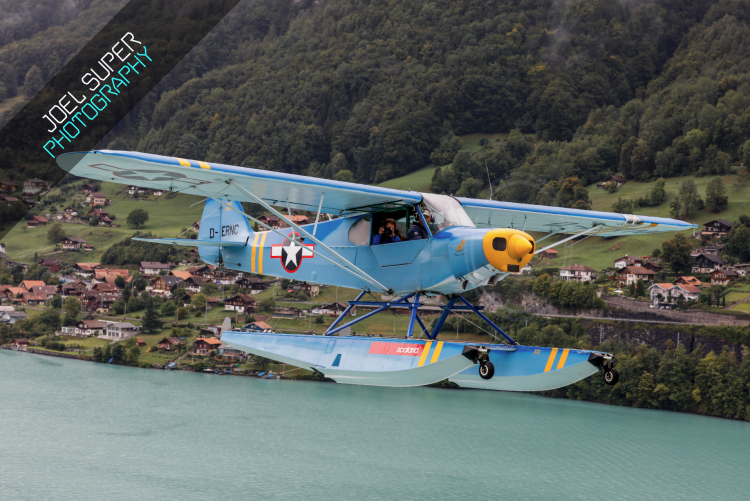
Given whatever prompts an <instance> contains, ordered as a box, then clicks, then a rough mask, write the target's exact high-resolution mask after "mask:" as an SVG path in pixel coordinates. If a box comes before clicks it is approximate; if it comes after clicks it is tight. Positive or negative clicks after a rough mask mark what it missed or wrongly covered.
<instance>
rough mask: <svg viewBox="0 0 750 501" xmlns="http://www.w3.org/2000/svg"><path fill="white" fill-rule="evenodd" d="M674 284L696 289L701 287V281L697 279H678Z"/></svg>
mask: <svg viewBox="0 0 750 501" xmlns="http://www.w3.org/2000/svg"><path fill="white" fill-rule="evenodd" d="M672 283H673V284H675V285H695V286H696V287H700V285H701V281H700V280H698V279H697V278H695V277H677V279H676V280H674V281H673V282H672Z"/></svg>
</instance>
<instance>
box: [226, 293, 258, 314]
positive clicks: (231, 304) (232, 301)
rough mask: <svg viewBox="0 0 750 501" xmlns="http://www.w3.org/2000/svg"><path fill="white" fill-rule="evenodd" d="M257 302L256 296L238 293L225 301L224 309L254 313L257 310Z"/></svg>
mask: <svg viewBox="0 0 750 501" xmlns="http://www.w3.org/2000/svg"><path fill="white" fill-rule="evenodd" d="M255 303H256V300H255V298H254V297H253V296H251V295H250V294H237V295H236V296H234V297H230V298H229V299H227V300H225V301H224V310H225V311H238V312H240V313H243V312H247V313H252V312H253V311H255Z"/></svg>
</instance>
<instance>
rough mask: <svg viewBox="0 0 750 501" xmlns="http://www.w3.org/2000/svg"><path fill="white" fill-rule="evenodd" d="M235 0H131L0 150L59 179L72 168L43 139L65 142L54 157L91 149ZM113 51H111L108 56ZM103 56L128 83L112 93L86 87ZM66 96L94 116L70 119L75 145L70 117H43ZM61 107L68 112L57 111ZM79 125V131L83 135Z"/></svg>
mask: <svg viewBox="0 0 750 501" xmlns="http://www.w3.org/2000/svg"><path fill="white" fill-rule="evenodd" d="M237 3H239V0H223V1H217V0H189V1H185V0H162V1H154V0H131V1H130V2H129V3H128V4H127V5H125V6H124V7H123V8H122V9H121V10H120V12H118V13H117V14H116V15H115V16H114V17H113V18H112V19H111V20H110V21H109V22H108V23H107V24H106V25H105V26H104V27H103V28H102V29H101V30H100V31H99V33H97V34H96V35H95V36H94V37H93V38H92V39H91V40H90V41H89V42H88V43H87V44H86V45H85V46H84V47H83V48H82V49H81V50H80V51H79V52H78V53H77V54H76V55H75V56H74V57H73V58H72V59H71V60H70V61H69V62H68V63H67V64H66V65H65V67H63V68H62V69H61V70H60V71H59V72H58V73H57V74H56V75H55V76H54V77H53V78H52V80H50V81H49V82H48V83H47V85H45V86H44V87H43V88H42V90H40V91H39V92H38V93H37V94H36V95H35V96H34V97H33V98H32V99H31V101H29V102H28V103H27V104H26V106H24V107H23V109H21V111H19V112H18V114H16V115H15V116H14V117H13V118H11V119H10V120H9V121H8V123H7V124H6V125H5V126H4V127H3V128H2V129H0V150H1V149H3V148H5V147H10V148H11V149H12V150H13V153H14V159H15V164H16V166H17V168H23V169H24V170H28V171H33V173H34V176H35V177H38V178H42V179H43V180H44V181H47V182H49V183H51V184H52V185H55V184H57V183H58V182H59V181H60V179H62V177H63V176H64V175H65V174H66V172H65V171H64V170H62V169H60V168H59V167H57V164H56V163H55V159H54V158H53V157H52V156H51V155H50V154H49V153H48V152H47V151H45V149H44V146H45V144H48V142H49V141H50V140H53V141H54V139H53V137H54V138H57V139H58V140H59V141H60V144H61V145H62V146H59V145H57V144H55V145H54V146H52V145H48V149H49V150H50V152H51V153H52V154H54V156H55V157H57V156H59V155H61V154H63V153H70V152H74V151H89V150H91V149H93V148H94V147H95V146H96V145H97V144H98V143H99V142H100V141H101V140H102V139H103V138H104V137H105V136H106V135H107V134H108V133H109V132H110V131H111V130H112V129H113V128H114V127H115V126H116V125H117V124H118V123H119V122H120V120H122V119H123V118H124V117H125V116H126V115H127V114H128V113H129V112H130V110H132V109H133V108H134V107H135V106H136V105H137V104H138V102H140V100H141V99H143V98H144V97H145V96H146V95H147V94H148V93H149V92H151V90H152V89H153V88H154V87H155V86H156V85H157V84H158V83H159V82H160V81H161V80H162V79H163V78H164V77H165V76H166V75H167V74H168V73H169V72H170V71H171V70H172V69H173V68H174V67H175V66H176V65H177V63H179V62H180V61H181V60H182V58H183V57H185V55H187V53H188V52H190V50H192V49H193V47H195V46H196V45H197V44H198V43H199V42H200V41H201V40H203V38H204V37H205V36H206V35H207V34H208V33H209V32H210V31H211V30H212V29H213V28H214V27H215V26H216V25H217V24H218V23H219V21H221V20H222V19H223V18H224V17H225V16H226V15H227V14H228V13H229V12H230V11H231V10H232V9H233V8H234V7H235V6H236V5H237ZM128 34H131V35H128ZM123 39H124V40H123ZM136 42H139V43H136ZM143 47H145V53H146V56H140V57H138V58H137V59H136V58H135V57H133V54H136V55H137V54H139V53H140V54H143V53H144V49H143ZM128 49H131V50H128ZM113 51H115V52H119V54H117V56H119V57H122V58H125V61H122V60H121V59H119V58H118V57H115V55H114V54H112V52H113ZM107 53H110V56H105V54H107ZM102 58H105V62H106V63H108V65H109V66H110V68H111V69H112V72H111V74H110V77H108V78H105V79H104V80H105V83H107V82H110V81H111V77H112V76H117V78H118V79H120V78H121V77H120V76H118V75H116V74H117V73H118V72H119V71H122V73H121V76H122V77H124V78H123V80H128V83H127V84H125V85H122V84H117V85H119V88H117V89H116V90H113V91H112V92H108V91H107V90H106V89H105V88H104V87H103V85H104V84H102V85H100V87H99V88H98V89H96V90H95V91H92V90H90V88H87V87H93V83H89V82H88V80H87V83H88V85H84V83H83V81H82V77H84V75H86V73H89V72H90V71H91V70H92V69H94V70H96V71H98V74H99V75H100V76H102V77H103V76H104V75H105V74H106V69H105V68H104V67H102V66H101V65H100V60H101V59H102ZM138 60H140V61H141V63H142V64H139V63H138V62H137V61H138ZM128 62H129V63H130V64H131V65H132V66H131V67H129V68H128V70H130V71H128V70H124V69H123V70H121V68H123V66H125V65H126V64H127V63H128ZM99 92H104V93H105V95H104V96H103V98H101V99H100V98H96V97H95V95H96V94H97V93H99ZM66 95H67V96H68V98H67V99H63V103H64V104H65V106H66V107H67V108H68V109H69V110H72V109H73V107H77V108H76V109H75V110H72V111H73V115H75V113H78V112H80V111H81V108H82V107H86V110H85V111H86V113H87V115H88V116H91V117H93V119H92V120H89V119H87V118H86V117H84V116H83V115H78V118H77V119H72V116H73V115H71V118H69V119H68V121H72V122H73V124H74V125H75V127H71V126H69V125H68V126H67V130H68V131H71V135H73V134H75V135H76V137H75V138H73V139H72V140H71V141H70V142H68V141H67V140H65V139H64V138H63V137H62V132H61V131H60V127H65V126H66V124H67V121H63V123H62V124H61V125H60V126H58V128H57V130H55V132H53V133H51V132H49V129H51V128H52V127H53V125H52V123H51V122H50V120H48V119H47V118H45V117H44V116H45V115H47V116H48V117H49V111H50V109H51V108H52V107H54V106H55V105H59V104H60V100H61V98H64V96H66ZM84 96H85V97H86V98H87V100H86V102H88V101H89V100H91V101H93V102H92V103H91V105H89V106H86V102H80V103H76V102H74V99H75V100H81V99H82V98H83V97H84ZM93 105H96V108H97V109H96V111H94V109H93V108H92V106H93ZM105 105H106V106H105ZM56 112H57V114H58V116H62V115H60V111H59V110H56ZM63 113H64V112H63ZM76 129H78V130H79V131H80V132H79V133H78V134H76V133H75V130H76ZM14 222H18V221H6V230H5V231H4V232H0V238H2V236H4V235H5V234H7V232H8V231H10V229H12V226H13V225H12V223H14Z"/></svg>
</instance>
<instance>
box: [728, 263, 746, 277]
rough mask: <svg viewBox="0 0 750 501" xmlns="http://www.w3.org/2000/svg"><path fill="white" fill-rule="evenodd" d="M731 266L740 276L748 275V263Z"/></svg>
mask: <svg viewBox="0 0 750 501" xmlns="http://www.w3.org/2000/svg"><path fill="white" fill-rule="evenodd" d="M732 268H734V270H735V271H736V272H737V273H739V274H740V276H741V277H745V276H747V275H748V271H750V264H748V263H742V264H735V265H734V266H733V267H732Z"/></svg>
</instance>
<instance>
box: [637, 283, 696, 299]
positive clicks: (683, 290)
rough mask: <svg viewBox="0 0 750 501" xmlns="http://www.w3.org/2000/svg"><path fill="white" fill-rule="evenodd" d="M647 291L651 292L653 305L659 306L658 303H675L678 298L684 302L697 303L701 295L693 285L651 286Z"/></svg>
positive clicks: (661, 284)
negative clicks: (681, 298)
mask: <svg viewBox="0 0 750 501" xmlns="http://www.w3.org/2000/svg"><path fill="white" fill-rule="evenodd" d="M649 291H650V292H651V301H653V303H654V304H659V302H660V301H661V302H671V301H676V300H677V299H678V298H679V297H680V296H682V297H683V299H685V300H686V301H697V300H698V297H699V296H700V293H701V290H700V289H699V288H698V287H696V286H695V285H685V284H680V285H674V284H670V283H658V284H653V285H652V286H651V287H649ZM659 296H661V299H659Z"/></svg>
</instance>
